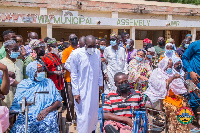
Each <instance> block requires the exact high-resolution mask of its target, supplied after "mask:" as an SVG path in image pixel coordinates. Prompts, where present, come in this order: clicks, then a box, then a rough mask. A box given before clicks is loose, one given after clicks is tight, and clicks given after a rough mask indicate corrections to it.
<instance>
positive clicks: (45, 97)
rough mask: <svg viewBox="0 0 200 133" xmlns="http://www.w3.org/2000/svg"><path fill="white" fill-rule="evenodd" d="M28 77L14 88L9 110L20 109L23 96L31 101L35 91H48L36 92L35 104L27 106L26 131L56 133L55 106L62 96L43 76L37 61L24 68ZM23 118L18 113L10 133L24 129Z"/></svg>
mask: <svg viewBox="0 0 200 133" xmlns="http://www.w3.org/2000/svg"><path fill="white" fill-rule="evenodd" d="M26 74H27V75H28V76H29V78H28V79H24V80H22V81H21V82H20V83H19V84H18V86H17V89H16V94H15V97H14V101H13V103H12V106H11V108H10V110H11V111H17V112H19V111H20V110H21V107H20V102H21V101H22V98H23V97H26V100H27V101H33V99H34V95H35V92H42V91H48V92H49V94H37V95H36V99H35V105H31V106H29V112H28V132H29V133H38V132H40V133H58V132H59V129H58V125H57V111H56V110H57V108H58V107H59V106H60V103H61V101H62V98H61V96H60V94H59V92H58V90H57V89H56V87H55V84H54V83H53V81H52V80H50V79H48V78H45V72H43V67H42V65H41V64H39V62H37V61H34V62H31V63H29V64H28V66H27V68H26ZM24 123H25V118H24V117H23V123H22V115H21V114H19V116H18V118H17V120H16V122H15V124H14V126H13V128H12V129H11V133H22V132H24V131H25V125H24Z"/></svg>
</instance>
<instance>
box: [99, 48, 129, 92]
mask: <svg viewBox="0 0 200 133" xmlns="http://www.w3.org/2000/svg"><path fill="white" fill-rule="evenodd" d="M103 56H104V58H105V59H106V60H107V62H108V64H107V68H106V69H105V70H104V73H106V74H107V75H108V78H109V81H108V82H107V84H105V88H104V93H106V94H108V93H109V92H111V91H116V90H117V87H116V86H115V82H114V76H115V74H116V73H118V72H123V73H125V74H128V64H127V56H126V51H125V49H124V48H122V47H118V50H117V51H114V50H113V49H112V46H109V47H106V49H105V50H104V53H103Z"/></svg>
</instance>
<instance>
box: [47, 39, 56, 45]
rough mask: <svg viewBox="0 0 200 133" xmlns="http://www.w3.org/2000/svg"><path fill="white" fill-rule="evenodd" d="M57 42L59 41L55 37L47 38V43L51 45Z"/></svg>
mask: <svg viewBox="0 0 200 133" xmlns="http://www.w3.org/2000/svg"><path fill="white" fill-rule="evenodd" d="M56 42H57V41H56V39H55V38H50V39H48V40H47V45H51V44H53V43H56Z"/></svg>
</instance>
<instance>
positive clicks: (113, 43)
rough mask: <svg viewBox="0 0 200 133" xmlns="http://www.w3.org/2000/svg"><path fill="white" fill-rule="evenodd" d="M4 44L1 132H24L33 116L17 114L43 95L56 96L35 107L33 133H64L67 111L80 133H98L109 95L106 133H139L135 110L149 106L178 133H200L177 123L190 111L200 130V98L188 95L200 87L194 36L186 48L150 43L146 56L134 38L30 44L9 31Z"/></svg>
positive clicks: (34, 38) (0, 54) (34, 39)
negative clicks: (61, 118) (60, 117)
mask: <svg viewBox="0 0 200 133" xmlns="http://www.w3.org/2000/svg"><path fill="white" fill-rule="evenodd" d="M3 38H4V43H3V46H2V47H1V49H0V84H1V88H0V110H1V111H0V132H11V133H21V132H24V130H25V121H23V119H25V116H24V115H22V114H19V115H18V117H17V120H16V121H13V119H12V118H11V117H10V118H9V112H20V110H21V106H20V102H21V101H22V98H23V97H26V100H27V101H33V100H34V97H35V92H42V91H48V94H38V95H37V96H36V97H35V104H33V105H31V106H30V107H29V112H28V132H30V133H36V132H41V133H47V132H49V133H55V132H59V128H58V124H57V113H56V111H57V109H58V108H59V107H62V109H63V110H65V109H66V110H67V115H66V120H67V121H68V122H71V121H73V120H76V121H77V131H78V133H91V132H94V130H95V125H96V124H97V119H98V118H97V116H98V109H99V97H100V95H101V94H102V93H104V94H106V95H107V96H106V98H105V102H104V103H103V113H104V115H103V119H104V120H105V121H104V128H103V129H104V132H106V133H107V132H109V131H110V130H112V131H113V132H114V133H117V132H126V133H129V132H132V125H133V124H132V119H131V117H132V114H131V112H130V108H135V109H141V110H143V109H144V107H145V106H148V107H151V108H154V109H158V110H162V111H164V112H165V113H166V116H167V121H168V132H170V133H173V132H174V133H178V132H190V131H191V130H195V131H197V130H198V128H197V127H196V126H195V125H194V124H193V123H192V124H188V125H183V124H181V123H180V122H179V121H178V120H177V118H176V117H177V116H176V113H177V111H178V110H179V109H180V108H181V107H185V106H186V107H189V108H192V110H193V111H194V113H195V118H196V121H197V125H200V118H199V116H198V115H199V114H200V108H199V107H200V106H199V105H200V104H199V102H200V97H199V93H195V92H188V86H187V85H186V84H185V83H184V82H185V80H186V79H190V80H191V81H192V82H193V83H194V84H196V85H197V87H200V83H199V79H200V76H199V75H200V68H199V67H200V65H199V64H200V60H199V59H200V57H199V56H200V52H199V51H200V45H199V44H200V41H195V42H193V43H191V44H190V42H191V38H192V35H190V34H188V35H186V37H185V39H184V40H183V41H182V43H181V44H180V45H179V46H178V45H175V44H176V43H175V41H174V39H172V38H170V39H168V40H166V41H165V39H164V38H163V37H159V38H158V41H157V44H152V41H151V40H150V39H148V38H145V39H144V40H143V48H142V49H135V48H134V45H135V43H134V40H132V39H130V36H129V34H128V33H126V32H124V33H122V34H121V35H117V34H116V33H114V32H113V33H111V34H110V38H109V40H110V41H109V43H108V42H107V39H106V38H101V39H99V38H97V37H96V38H95V37H94V36H92V35H88V36H82V37H80V38H79V39H78V37H77V36H76V35H75V34H71V35H70V36H69V38H68V41H65V39H64V38H62V39H61V40H60V41H59V42H58V41H57V40H56V39H55V38H49V37H46V38H44V40H42V39H39V38H38V34H37V33H35V32H30V33H29V34H28V38H29V43H28V45H24V43H23V37H22V36H21V35H16V34H15V32H13V31H11V30H7V31H4V32H3ZM177 46H178V47H177ZM129 105H130V106H129ZM160 105H163V106H160ZM74 109H75V111H74ZM9 123H10V124H9Z"/></svg>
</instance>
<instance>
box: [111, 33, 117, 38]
mask: <svg viewBox="0 0 200 133" xmlns="http://www.w3.org/2000/svg"><path fill="white" fill-rule="evenodd" d="M110 36H111V37H112V36H114V37H117V38H118V35H117V33H116V32H112V33H111V34H110Z"/></svg>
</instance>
